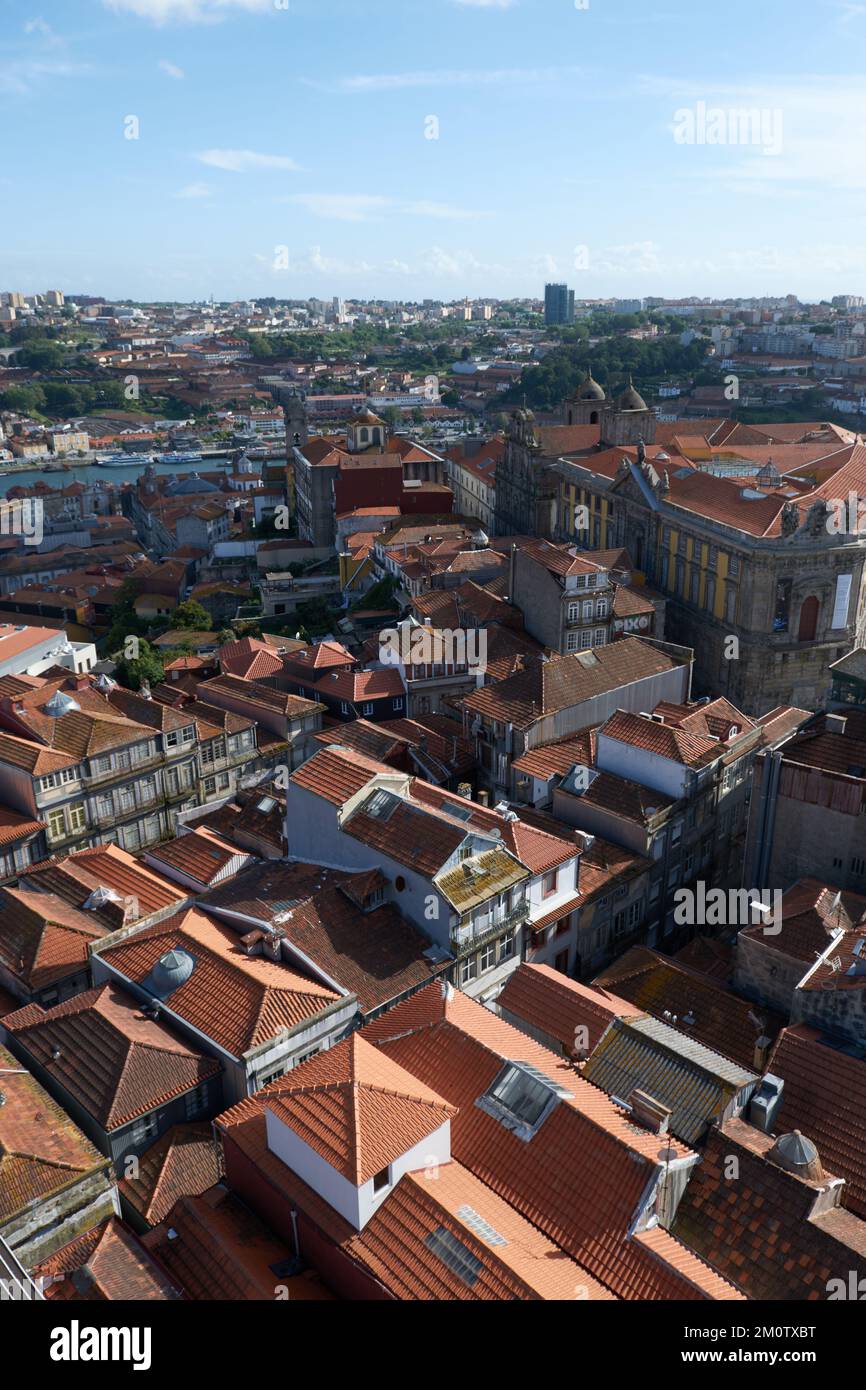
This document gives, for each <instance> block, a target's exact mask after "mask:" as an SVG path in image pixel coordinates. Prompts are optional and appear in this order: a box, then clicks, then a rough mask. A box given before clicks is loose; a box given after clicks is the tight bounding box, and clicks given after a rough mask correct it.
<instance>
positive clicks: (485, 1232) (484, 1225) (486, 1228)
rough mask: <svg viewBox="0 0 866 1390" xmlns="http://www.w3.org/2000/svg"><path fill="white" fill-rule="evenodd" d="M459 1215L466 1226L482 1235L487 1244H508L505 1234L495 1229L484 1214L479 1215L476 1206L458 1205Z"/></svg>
mask: <svg viewBox="0 0 866 1390" xmlns="http://www.w3.org/2000/svg"><path fill="white" fill-rule="evenodd" d="M457 1215H458V1216H459V1217H460V1220H461V1221H462V1222H463V1224H464V1226H468V1227H469V1229H470V1231H474V1232H475V1234H476V1235H477V1236H480V1237H481V1239H482V1240H483V1241H484V1243H485V1245H507V1244H508V1241H507V1240H506V1239H505V1236H501V1235H500V1234H499V1232H498V1231H495V1230H494V1229H493V1227H492V1226H491V1225H490V1223H489V1222H487V1221H485V1220H484V1217H483V1216H479V1215H478V1212H477V1211H476V1210H475V1208H474V1207H458V1209H457Z"/></svg>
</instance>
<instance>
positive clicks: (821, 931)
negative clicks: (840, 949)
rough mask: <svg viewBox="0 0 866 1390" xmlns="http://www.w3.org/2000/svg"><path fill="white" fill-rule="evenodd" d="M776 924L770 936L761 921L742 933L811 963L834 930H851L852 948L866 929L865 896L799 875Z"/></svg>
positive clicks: (788, 891)
mask: <svg viewBox="0 0 866 1390" xmlns="http://www.w3.org/2000/svg"><path fill="white" fill-rule="evenodd" d="M779 925H781V928H782V929H781V931H776V932H775V933H774V934H773V935H768V934H767V932H766V930H765V927H764V925H763V924H762V923H760V922H759V923H758V924H757V925H756V926H754V927H743V928H742V931H741V935H742V936H743V937H745V938H747V939H749V940H751V941H753V942H755V943H757V944H759V945H761V946H764V947H765V948H766V949H767V950H768V951H778V952H779V953H780V954H782V955H785V956H789V957H792V958H793V959H794V960H799V961H802V962H803V963H804V964H807V965H809V966H812V965H814V963H815V957H816V955H819V954H823V953H824V952H825V951H826V950H827V948H828V947H829V945H830V943H831V940H832V936H833V933H834V932H836V931H839V930H841V931H842V932H844V933H850V934H851V935H852V940H851V943H850V944H851V947H853V945H854V942H855V940H856V936H855V935H854V934H855V933H857V932H861V933H862V932H864V931H866V897H863V896H861V895H860V894H859V893H843V892H840V891H839V890H838V889H836V888H831V887H829V886H828V885H827V884H826V883H821V882H820V881H819V880H818V879H815V878H801V879H799V880H798V882H797V883H795V884H793V885H792V887H790V888H789V889H787V891H786V892H785V893H784V894H783V896H782V920H781V924H779V923H778V922H777V923H776V926H777V927H778V926H779ZM804 974H805V971H804ZM844 979H845V975H844V972H841V978H840V979H839V981H838V983H839V984H840V985H841V984H842V983H843V980H844ZM854 983H855V984H856V983H857V981H856V980H855V981H854ZM860 983H861V984H864V983H866V980H861V981H860Z"/></svg>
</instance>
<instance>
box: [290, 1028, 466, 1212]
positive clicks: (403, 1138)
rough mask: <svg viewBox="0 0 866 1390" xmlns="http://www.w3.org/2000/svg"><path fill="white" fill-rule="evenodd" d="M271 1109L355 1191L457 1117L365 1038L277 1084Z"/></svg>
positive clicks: (352, 1038)
mask: <svg viewBox="0 0 866 1390" xmlns="http://www.w3.org/2000/svg"><path fill="white" fill-rule="evenodd" d="M265 1107H266V1109H267V1110H268V1111H269V1112H270V1113H271V1114H272V1115H274V1116H276V1117H277V1119H279V1120H281V1121H282V1122H283V1124H285V1125H287V1126H288V1127H289V1129H291V1130H292V1131H293V1132H294V1133H295V1134H297V1135H298V1136H299V1137H300V1138H301V1139H303V1140H304V1142H305V1143H306V1144H307V1145H308V1146H309V1147H310V1148H312V1149H314V1150H315V1152H316V1153H318V1154H320V1155H321V1157H322V1158H324V1159H325V1161H326V1162H327V1163H328V1164H329V1165H330V1166H331V1167H332V1168H334V1169H335V1170H336V1172H338V1173H340V1174H342V1176H343V1177H345V1178H348V1180H349V1181H350V1182H351V1183H353V1184H354V1185H355V1186H356V1187H360V1186H361V1185H362V1184H363V1183H365V1182H368V1181H369V1179H370V1178H372V1177H374V1176H375V1174H376V1173H378V1172H380V1171H381V1170H382V1169H383V1168H385V1167H387V1165H388V1164H389V1163H392V1162H394V1160H395V1159H397V1158H400V1157H401V1156H402V1155H403V1154H404V1153H406V1152H407V1151H408V1150H409V1149H412V1148H414V1147H415V1145H416V1144H420V1143H421V1141H422V1140H423V1139H426V1138H428V1137H429V1135H431V1134H433V1132H434V1131H435V1130H437V1129H439V1128H440V1127H441V1126H442V1125H443V1124H444V1123H445V1122H446V1121H447V1120H449V1119H451V1118H452V1116H453V1115H454V1114H455V1113H456V1111H455V1109H454V1107H453V1106H452V1105H449V1104H448V1102H447V1101H445V1100H443V1099H442V1097H441V1096H439V1095H437V1094H436V1093H435V1091H432V1090H431V1089H430V1088H429V1087H428V1086H425V1085H424V1084H423V1082H420V1081H419V1080H418V1079H417V1077H415V1076H413V1075H412V1074H411V1073H410V1072H405V1071H404V1070H403V1068H402V1067H400V1066H398V1065H396V1064H395V1063H394V1062H392V1061H391V1060H390V1059H389V1058H388V1057H387V1056H386V1055H385V1054H384V1053H382V1052H380V1051H379V1050H378V1049H377V1048H375V1047H373V1046H371V1044H370V1043H368V1042H366V1041H365V1040H364V1038H362V1037H361V1035H360V1033H352V1034H351V1035H350V1036H349V1037H348V1038H346V1039H345V1041H344V1042H341V1043H338V1044H337V1046H336V1047H332V1048H329V1049H328V1051H327V1052H320V1053H318V1054H317V1056H315V1057H313V1058H311V1059H310V1060H309V1061H307V1062H304V1063H302V1064H301V1066H299V1067H295V1069H294V1070H293V1071H291V1072H289V1073H288V1074H287V1075H286V1076H284V1077H281V1078H279V1079H278V1082H277V1083H276V1084H274V1083H272V1084H271V1085H270V1086H269V1087H267V1088H266V1090H265Z"/></svg>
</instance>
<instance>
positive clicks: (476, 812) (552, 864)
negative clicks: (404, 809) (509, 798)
mask: <svg viewBox="0 0 866 1390" xmlns="http://www.w3.org/2000/svg"><path fill="white" fill-rule="evenodd" d="M409 791H410V796H411V799H412V800H413V801H417V802H420V803H421V804H422V805H424V806H428V807H430V808H431V809H434V810H435V811H436V812H437V813H438V814H439V815H440V816H443V817H445V816H447V817H449V819H450V823H451V824H454V825H456V826H457V827H458V828H459V827H471V828H472V829H476V830H479V831H480V832H481V833H482V834H491V833H493V834H494V835H495V836H496V838H497V839H498V840H500V842H501V843H502V844H503V845H504V846H505V848H506V849H507V850H508V851H509V853H510V854H512V855H513V856H514V858H515V859H517V860H519V862H520V863H521V864H523V865H524V867H525V868H527V869H529V871H530V873H532V874H542V873H546V872H547V870H548V869H553V868H556V867H557V865H560V864H564V863H567V861H568V860H569V859H573V858H574V856H575V854H576V853H577V847H576V845H575V843H574V841H573V840H569V839H568V837H563V836H559V835H551V834H550V833H549V832H548V831H547V830H544V829H542V828H540V827H538V826H535V825H532V824H530V823H529V822H527V821H524V820H522V819H521V817H520V808H518V809H517V810H516V811H515V810H511V809H509V811H508V814H503V813H502V812H500V811H498V810H490V809H488V808H487V807H485V806H480V805H479V804H478V803H476V802H472V801H467V800H466V798H465V797H462V796H458V795H457V794H456V793H455V792H448V791H446V790H445V789H444V788H443V787H434V786H432V785H431V784H430V783H429V782H425V781H423V780H422V779H421V778H418V777H415V778H413V780H412V783H411V786H410V789H409Z"/></svg>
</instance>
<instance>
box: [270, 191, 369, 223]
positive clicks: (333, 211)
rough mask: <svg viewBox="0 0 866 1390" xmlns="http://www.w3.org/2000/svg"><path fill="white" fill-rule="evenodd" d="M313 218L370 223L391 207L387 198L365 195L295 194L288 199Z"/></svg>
mask: <svg viewBox="0 0 866 1390" xmlns="http://www.w3.org/2000/svg"><path fill="white" fill-rule="evenodd" d="M288 201H289V202H290V203H298V204H299V206H300V207H302V208H306V210H307V212H311V213H312V214H313V216H314V217H326V218H328V219H329V220H331V221H334V222H370V221H372V220H373V219H374V217H375V215H376V214H377V213H381V212H382V211H383V209H384V208H387V207H390V206H391V201H390V199H389V198H377V197H375V196H374V195H372V194H366V193H297V194H295V195H294V196H293V197H291V198H289V199H288Z"/></svg>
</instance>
